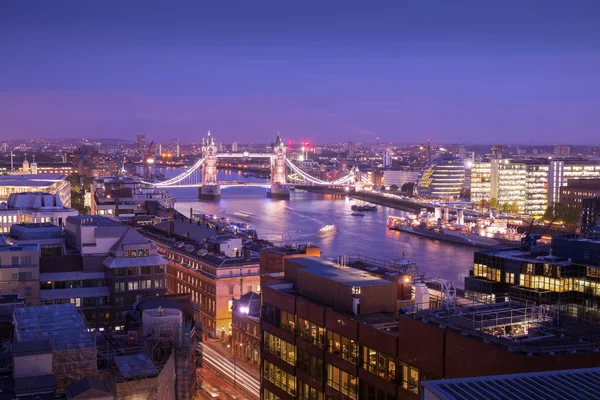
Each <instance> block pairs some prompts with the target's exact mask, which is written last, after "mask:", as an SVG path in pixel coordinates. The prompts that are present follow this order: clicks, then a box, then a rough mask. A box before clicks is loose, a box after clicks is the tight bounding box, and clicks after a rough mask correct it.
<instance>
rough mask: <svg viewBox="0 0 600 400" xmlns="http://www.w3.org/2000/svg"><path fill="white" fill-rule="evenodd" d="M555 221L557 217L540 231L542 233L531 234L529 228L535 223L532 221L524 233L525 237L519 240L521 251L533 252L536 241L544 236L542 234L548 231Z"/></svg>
mask: <svg viewBox="0 0 600 400" xmlns="http://www.w3.org/2000/svg"><path fill="white" fill-rule="evenodd" d="M557 219H558V216H556V217H554V219H553V220H552V221H550V223H549V224H548V226H547V227H546V228H545V229H544V230H543V231H542V233H531V227H532V226H533V221H535V220H533V219H532V220H531V223H530V224H529V229H527V232H526V233H525V236H523V238H521V250H524V251H531V250H533V249H534V248H535V246H536V245H537V241H538V240H539V239H541V238H542V236H544V234H545V233H546V232H547V231H548V229H550V227H551V226H552V224H553V223H554V221H556V220H557Z"/></svg>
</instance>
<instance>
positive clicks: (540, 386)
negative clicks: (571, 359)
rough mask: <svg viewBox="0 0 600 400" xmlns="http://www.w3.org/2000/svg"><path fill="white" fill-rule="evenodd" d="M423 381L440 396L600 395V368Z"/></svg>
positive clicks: (505, 399)
mask: <svg viewBox="0 0 600 400" xmlns="http://www.w3.org/2000/svg"><path fill="white" fill-rule="evenodd" d="M422 384H423V387H424V388H425V389H426V390H428V391H429V392H431V393H433V395H434V396H435V397H436V398H438V399H440V400H477V399H489V400H529V399H539V400H553V399H559V398H560V399H565V400H571V399H573V400H575V399H599V398H600V368H584V369H575V370H562V371H550V372H532V373H524V374H510V375H493V376H483V377H476V378H460V379H445V380H437V381H423V382H422ZM426 397H427V396H426ZM427 398H429V397H427Z"/></svg>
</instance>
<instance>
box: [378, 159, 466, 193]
mask: <svg viewBox="0 0 600 400" xmlns="http://www.w3.org/2000/svg"><path fill="white" fill-rule="evenodd" d="M464 182H465V163H464V161H463V160H462V159H461V158H458V157H454V156H442V157H439V158H436V159H435V160H433V161H431V162H430V163H429V164H427V166H425V168H424V169H423V171H422V172H421V175H420V176H419V179H418V181H417V191H418V193H419V196H422V197H428V198H436V199H445V198H452V197H458V196H460V193H461V191H462V188H463V184H464ZM386 184H387V183H386Z"/></svg>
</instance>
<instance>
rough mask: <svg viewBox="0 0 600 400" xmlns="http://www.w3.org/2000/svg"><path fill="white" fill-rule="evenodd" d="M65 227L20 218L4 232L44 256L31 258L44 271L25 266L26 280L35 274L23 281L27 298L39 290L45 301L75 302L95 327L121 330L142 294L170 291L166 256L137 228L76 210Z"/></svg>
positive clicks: (7, 237) (15, 245) (8, 238)
mask: <svg viewBox="0 0 600 400" xmlns="http://www.w3.org/2000/svg"><path fill="white" fill-rule="evenodd" d="M64 233H65V234H64V235H63V234H62V231H61V229H60V228H59V227H57V226H55V225H52V224H50V223H43V224H15V225H13V226H12V227H11V232H10V234H9V235H5V236H0V240H4V242H6V243H7V244H8V245H9V246H12V248H29V247H31V246H33V247H36V248H37V258H36V259H35V260H39V262H38V261H35V260H34V259H33V256H32V257H30V258H31V263H30V264H31V265H36V267H35V268H37V270H38V271H39V273H33V270H32V269H31V267H29V268H30V269H29V270H27V271H23V272H30V271H31V275H27V278H28V279H27V280H32V283H31V285H29V286H27V284H26V282H25V283H24V285H25V287H24V288H23V296H25V298H26V299H27V296H34V297H35V296H36V295H37V299H38V300H39V301H40V302H41V303H42V304H46V305H53V304H63V303H71V304H74V305H75V306H76V307H77V308H78V309H79V310H80V311H81V312H82V314H83V315H84V316H85V318H86V320H87V321H88V323H89V324H90V327H91V328H94V329H101V330H103V329H105V328H107V327H111V328H115V329H117V330H119V329H122V328H123V326H124V323H125V314H126V311H127V310H129V309H131V307H132V306H133V305H134V304H135V303H137V302H139V300H140V299H142V298H146V297H154V296H157V295H163V294H165V293H166V290H167V289H166V271H165V265H166V261H165V260H164V259H163V258H162V257H160V256H159V255H158V254H157V250H156V246H154V244H153V243H152V242H149V241H148V240H146V239H145V238H144V237H143V236H141V235H140V234H139V233H138V232H137V231H136V230H135V229H133V228H131V227H129V226H127V225H122V224H120V223H118V222H116V221H112V220H109V219H106V218H103V217H98V216H86V217H83V216H76V217H73V216H71V217H68V218H67V220H66V228H65V230H64ZM8 248H11V247H8ZM11 260H13V261H14V262H13V261H11V263H14V264H18V265H21V264H23V263H22V262H21V261H19V262H17V261H15V260H17V258H14V259H12V258H11ZM27 260H29V258H28V259H27ZM28 262H29V261H27V262H26V263H25V264H27V263H28ZM11 263H9V262H8V261H7V263H6V265H7V266H8V265H12V264H11ZM25 264H23V265H25ZM2 265H3V266H4V265H5V264H4V262H3V264H2ZM19 276H20V275H19ZM11 277H12V275H11ZM28 287H30V289H31V293H32V294H29V291H28V289H27V288H28ZM32 298H33V297H32Z"/></svg>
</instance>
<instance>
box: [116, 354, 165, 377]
mask: <svg viewBox="0 0 600 400" xmlns="http://www.w3.org/2000/svg"><path fill="white" fill-rule="evenodd" d="M115 363H116V364H117V368H119V372H120V373H121V375H123V378H125V379H133V378H144V377H151V376H156V375H158V369H157V368H156V366H155V365H154V363H153V362H152V360H151V359H150V357H149V356H148V354H145V353H141V354H133V355H129V356H120V357H115Z"/></svg>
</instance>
